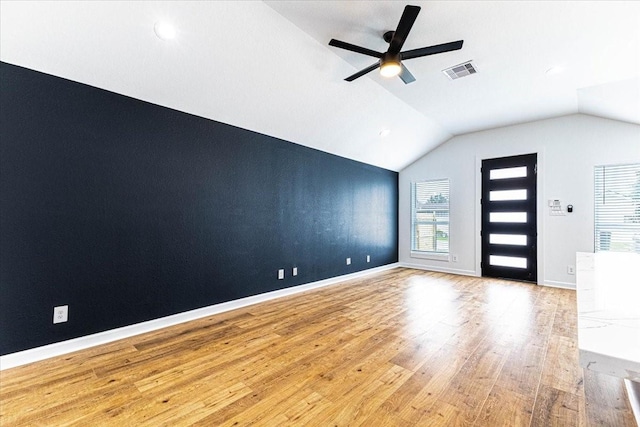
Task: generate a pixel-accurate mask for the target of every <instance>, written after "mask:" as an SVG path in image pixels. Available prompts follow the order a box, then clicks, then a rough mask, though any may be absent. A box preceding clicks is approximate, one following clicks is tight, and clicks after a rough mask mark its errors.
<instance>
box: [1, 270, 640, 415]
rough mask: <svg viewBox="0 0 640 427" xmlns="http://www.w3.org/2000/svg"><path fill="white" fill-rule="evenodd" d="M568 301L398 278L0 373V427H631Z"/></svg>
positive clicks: (517, 287)
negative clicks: (590, 364)
mask: <svg viewBox="0 0 640 427" xmlns="http://www.w3.org/2000/svg"><path fill="white" fill-rule="evenodd" d="M625 393H626V391H625V390H624V385H623V382H622V380H620V379H617V378H613V377H609V376H606V375H599V374H596V373H594V372H591V371H584V370H582V369H581V368H580V367H579V365H578V350H577V334H576V304H575V293H574V292H573V291H568V290H561V289H554V288H547V287H539V286H534V285H527V284H522V283H516V282H507V281H501V280H487V279H480V278H473V277H462V276H454V275H449V274H443V273H432V272H424V271H417V270H410V269H400V268H399V269H395V270H391V271H388V272H384V273H380V274H377V275H371V276H368V277H366V278H364V279H360V280H353V281H350V282H345V283H343V284H340V285H334V286H330V287H326V288H322V289H319V290H315V291H310V292H307V293H304V294H298V295H295V296H292V297H287V298H282V299H279V300H275V301H271V302H266V303H262V304H259V305H255V306H251V307H247V308H244V309H240V310H236V311H233V312H228V313H224V314H221V315H216V316H212V317H209V318H205V319H201V320H197V321H193V322H189V323H185V324H182V325H178V326H174V327H171V328H167V329H164V330H160V331H156V332H152V333H148V334H145V335H139V336H136V337H133V338H129V339H126V340H122V341H118V342H115V343H111V344H107V345H103V346H100V347H95V348H91V349H88V350H84V351H80V352H77V353H73V354H69V355H66V356H62V357H58V358H54V359H49V360H45V361H42V362H38V363H34V364H31V365H26V366H22V367H18V368H13V369H9V370H7V371H2V372H0V402H1V403H0V425H2V426H14V425H20V426H22V425H28V426H40V425H46V426H63V425H78V426H105V425H113V426H140V425H150V426H158V425H171V426H182V425H200V426H239V425H252V426H260V425H263V426H284V425H296V426H297V425H314V426H316V425H317V426H458V425H460V426H463V425H464V426H491V427H494V426H556V425H557V426H574V425H580V426H595V425H604V426H634V425H635V422H634V420H633V415H632V413H631V409H630V407H629V404H628V402H627V399H626V394H625Z"/></svg>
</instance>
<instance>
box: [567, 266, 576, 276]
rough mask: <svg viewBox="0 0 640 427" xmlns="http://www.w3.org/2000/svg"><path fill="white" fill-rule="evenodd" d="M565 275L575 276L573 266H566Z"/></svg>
mask: <svg viewBox="0 0 640 427" xmlns="http://www.w3.org/2000/svg"><path fill="white" fill-rule="evenodd" d="M567 274H576V267H575V266H573V265H567Z"/></svg>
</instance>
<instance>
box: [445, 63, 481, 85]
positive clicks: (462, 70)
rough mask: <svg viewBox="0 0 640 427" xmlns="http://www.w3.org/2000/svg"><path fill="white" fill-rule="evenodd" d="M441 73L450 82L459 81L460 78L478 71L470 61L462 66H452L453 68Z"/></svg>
mask: <svg viewBox="0 0 640 427" xmlns="http://www.w3.org/2000/svg"><path fill="white" fill-rule="evenodd" d="M442 72H443V73H445V74H446V75H447V77H449V79H451V80H455V79H459V78H460V77H465V76H470V75H471V74H475V73H477V72H478V70H476V69H475V67H474V66H473V64H472V63H471V61H467V62H463V63H462V64H458V65H454V66H453V67H450V68H446V69H444V70H442Z"/></svg>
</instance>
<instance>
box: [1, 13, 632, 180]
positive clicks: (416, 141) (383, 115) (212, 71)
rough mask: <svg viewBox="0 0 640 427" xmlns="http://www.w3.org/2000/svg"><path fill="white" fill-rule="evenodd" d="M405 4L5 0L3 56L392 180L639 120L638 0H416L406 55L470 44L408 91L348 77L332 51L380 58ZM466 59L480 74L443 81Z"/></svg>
mask: <svg viewBox="0 0 640 427" xmlns="http://www.w3.org/2000/svg"><path fill="white" fill-rule="evenodd" d="M405 4H406V3H404V2H398V1H375V2H372V1H363V2H356V1H266V2H259V1H254V2H238V1H230V2H224V1H213V2H195V1H191V2H180V1H176V2H152V1H145V2H139V1H138V2H133V1H131V2H98V1H91V2H58V1H44V2H27V1H20V2H7V1H2V2H1V3H0V31H1V32H0V60H2V61H4V62H8V63H11V64H15V65H20V66H24V67H27V68H31V69H35V70H38V71H42V72H45V73H48V74H52V75H56V76H60V77H64V78H67V79H71V80H74V81H78V82H82V83H86V84H89V85H92V86H96V87H100V88H103V89H107V90H110V91H113V92H117V93H121V94H124V95H127V96H131V97H134V98H138V99H142V100H145V101H149V102H152V103H155V104H159V105H163V106H166V107H170V108H174V109H177V110H181V111H185V112H188V113H192V114H195V115H198V116H202V117H206V118H210V119H213V120H218V121H221V122H225V123H229V124H232V125H236V126H240V127H243V128H246V129H250V130H254V131H257V132H260V133H264V134H267V135H271V136H275V137H278V138H282V139H285V140H288V141H292V142H295V143H298V144H302V145H305V146H309V147H312V148H317V149H319V150H323V151H326V152H329V153H333V154H337V155H340V156H344V157H348V158H352V159H354V160H358V161H362V162H365V163H369V164H372V165H376V166H381V167H384V168H387V169H391V170H401V169H402V168H404V167H405V166H407V165H408V164H410V163H412V162H413V161H415V160H417V159H418V158H419V157H421V156H422V155H424V154H425V153H427V152H428V151H430V150H432V149H433V148H434V147H436V146H438V145H439V144H441V143H443V142H445V141H446V140H448V139H449V138H451V137H452V136H453V135H458V134H463V133H469V132H474V131H478V130H484V129H489V128H494V127H499V126H507V125H512V124H517V123H522V122H527V121H532V120H538V119H544V118H548V117H555V116H559V115H565V114H572V113H579V112H581V113H586V114H593V115H598V116H601V117H606V118H612V119H616V120H623V121H628V122H632V123H637V124H640V2H635V1H629V2H611V1H603V2H599V1H593V2H563V1H554V2H539V1H532V2H525V1H518V2H507V1H497V2H483V1H460V2H455V1H412V2H410V4H415V5H418V6H421V7H422V10H421V12H420V14H419V15H418V18H417V20H416V22H415V25H414V27H413V29H412V30H411V33H410V35H409V37H408V39H407V42H406V44H405V46H404V47H405V49H414V48H419V47H423V46H430V45H435V44H440V43H445V42H449V41H454V40H460V39H462V40H464V46H463V48H462V49H461V50H458V51H455V52H448V53H443V54H439V55H433V56H427V57H423V58H416V59H411V60H408V61H406V62H405V65H406V66H407V68H409V69H410V70H411V72H412V73H413V75H414V76H415V77H416V79H417V80H416V81H415V82H413V83H410V84H407V85H405V84H404V83H403V82H402V81H401V80H400V79H399V78H392V79H386V78H383V77H381V76H380V75H379V74H378V73H377V72H375V71H374V72H371V73H369V74H367V75H366V76H364V77H361V78H359V79H357V80H355V81H353V82H346V81H344V80H343V79H344V78H345V77H346V76H348V75H351V74H353V73H355V72H356V71H357V70H359V69H362V68H365V67H367V66H369V65H371V64H372V63H373V62H375V60H372V58H370V57H367V56H364V55H360V54H357V53H354V52H349V51H346V50H341V49H337V48H335V47H331V46H329V45H328V42H329V40H330V39H331V38H336V39H339V40H343V41H346V42H349V43H353V44H356V45H361V46H364V47H368V48H370V49H373V50H377V51H385V50H386V48H387V44H386V43H385V42H384V40H383V39H382V34H383V33H384V32H385V31H387V30H393V29H395V27H396V25H397V23H398V21H399V19H400V16H401V15H402V11H403V9H404V6H405ZM157 22H167V23H170V24H172V25H173V27H174V28H175V30H176V37H175V38H174V39H172V40H162V39H160V38H158V37H157V36H156V34H155V33H154V25H155V24H156V23H157ZM468 60H473V63H474V65H475V66H476V67H477V69H478V73H477V74H474V75H471V76H468V77H464V78H461V79H458V80H449V79H448V78H447V77H446V76H445V74H444V73H442V70H443V69H445V68H447V67H450V66H453V65H457V64H460V63H462V62H465V61H468ZM554 67H555V69H556V70H560V72H557V73H553V72H549V73H547V70H549V69H551V68H554ZM383 129H387V130H388V135H386V136H381V135H380V134H381V131H382V130H383Z"/></svg>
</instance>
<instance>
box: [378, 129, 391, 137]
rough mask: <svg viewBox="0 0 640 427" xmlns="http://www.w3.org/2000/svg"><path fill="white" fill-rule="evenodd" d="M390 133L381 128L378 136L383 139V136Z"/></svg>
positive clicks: (388, 130)
mask: <svg viewBox="0 0 640 427" xmlns="http://www.w3.org/2000/svg"><path fill="white" fill-rule="evenodd" d="M390 133H391V130H390V129H387V128H383V129H382V130H381V131H380V133H379V134H378V135H380V138H384V137H385V136H387V135H389V134H390Z"/></svg>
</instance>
